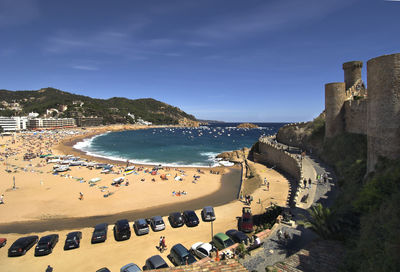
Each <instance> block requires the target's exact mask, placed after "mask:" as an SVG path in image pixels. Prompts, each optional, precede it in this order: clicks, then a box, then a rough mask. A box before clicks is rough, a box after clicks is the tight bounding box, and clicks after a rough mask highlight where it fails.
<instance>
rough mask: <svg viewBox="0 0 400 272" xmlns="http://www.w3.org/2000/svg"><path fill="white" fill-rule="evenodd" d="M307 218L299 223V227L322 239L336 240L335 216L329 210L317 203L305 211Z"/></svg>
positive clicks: (337, 229) (336, 226)
mask: <svg viewBox="0 0 400 272" xmlns="http://www.w3.org/2000/svg"><path fill="white" fill-rule="evenodd" d="M307 212H308V217H305V216H304V217H305V220H302V221H299V222H298V223H299V225H303V226H304V227H306V228H309V229H311V230H313V231H314V232H315V233H316V234H317V235H318V236H320V237H321V238H322V239H336V238H337V237H338V231H339V228H338V225H337V222H336V216H335V214H334V213H333V212H331V210H330V209H329V208H325V207H324V206H322V204H321V203H317V204H316V205H314V206H313V207H311V208H310V209H308V210H307Z"/></svg>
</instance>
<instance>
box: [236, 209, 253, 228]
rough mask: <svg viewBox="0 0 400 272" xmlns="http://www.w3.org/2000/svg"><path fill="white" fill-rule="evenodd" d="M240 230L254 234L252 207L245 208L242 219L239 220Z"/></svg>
mask: <svg viewBox="0 0 400 272" xmlns="http://www.w3.org/2000/svg"><path fill="white" fill-rule="evenodd" d="M239 230H240V231H243V232H253V215H252V213H251V209H250V207H243V210H242V217H241V218H240V219H239Z"/></svg>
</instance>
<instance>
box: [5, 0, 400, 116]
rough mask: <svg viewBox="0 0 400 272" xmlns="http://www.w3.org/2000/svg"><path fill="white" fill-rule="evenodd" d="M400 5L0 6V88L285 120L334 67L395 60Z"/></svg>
mask: <svg viewBox="0 0 400 272" xmlns="http://www.w3.org/2000/svg"><path fill="white" fill-rule="evenodd" d="M399 26H400V1H383V0H335V1H332V0H303V1H300V0H240V1H239V0H113V1H110V0H85V1H82V0H80V1H75V0H69V1H57V0H0V41H1V42H0V64H1V65H0V89H7V90H38V89H40V88H44V87H54V88H57V89H60V90H63V91H67V92H72V93H76V94H81V95H87V96H90V97H95V98H105V99H107V98H110V97H115V96H118V97H127V98H130V99H136V98H147V97H151V98H154V99H157V100H160V101H163V102H165V103H168V104H171V105H173V106H177V107H179V108H181V109H182V110H184V111H186V112H187V113H189V114H193V115H194V116H196V117H197V118H198V119H207V120H222V121H238V122H244V121H252V122H297V121H308V120H312V119H313V118H315V117H317V116H318V115H319V113H321V112H322V111H323V109H324V84H325V83H329V82H340V81H343V70H342V63H343V62H347V61H352V60H361V61H363V62H364V68H363V79H364V81H366V62H367V61H368V60H369V59H371V58H374V57H378V56H381V55H385V54H392V53H400V29H399Z"/></svg>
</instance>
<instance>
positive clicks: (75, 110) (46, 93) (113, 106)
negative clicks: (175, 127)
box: [0, 88, 196, 124]
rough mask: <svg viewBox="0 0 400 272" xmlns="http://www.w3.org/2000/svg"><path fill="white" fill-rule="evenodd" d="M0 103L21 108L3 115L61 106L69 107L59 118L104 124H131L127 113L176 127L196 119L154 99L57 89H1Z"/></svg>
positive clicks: (39, 111)
mask: <svg viewBox="0 0 400 272" xmlns="http://www.w3.org/2000/svg"><path fill="white" fill-rule="evenodd" d="M0 101H6V102H8V103H11V102H17V103H19V104H20V106H21V107H22V111H21V112H16V111H12V110H9V109H5V110H0V115H2V116H11V115H15V114H21V113H22V114H27V113H29V112H32V111H33V112H37V113H39V114H41V115H42V114H44V113H46V110H47V109H51V108H55V109H59V107H60V106H61V105H66V106H67V110H65V111H64V112H61V113H60V114H59V115H58V117H79V116H99V117H100V116H101V117H103V120H104V123H105V124H113V123H132V122H133V119H132V118H130V117H128V116H127V114H128V113H131V114H134V115H135V117H136V118H139V117H140V118H142V119H143V120H146V121H150V122H153V123H154V124H177V123H178V120H181V119H183V118H186V119H189V120H196V118H195V117H194V116H193V115H189V114H187V113H185V112H183V111H182V110H180V109H179V108H177V107H173V106H171V105H168V104H165V103H163V102H160V101H157V100H155V99H152V98H144V99H135V100H131V99H127V98H121V97H113V98H110V99H95V98H90V97H87V96H83V95H76V94H72V93H68V92H63V91H60V90H57V89H54V88H44V89H41V90H38V91H7V90H0ZM81 102H82V103H83V105H82V106H81Z"/></svg>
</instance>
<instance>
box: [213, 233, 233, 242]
mask: <svg viewBox="0 0 400 272" xmlns="http://www.w3.org/2000/svg"><path fill="white" fill-rule="evenodd" d="M214 237H218V238H219V239H221V240H222V241H225V240H228V239H230V238H229V236H228V235H226V234H225V233H222V232H220V233H217V234H215V236H214Z"/></svg>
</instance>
